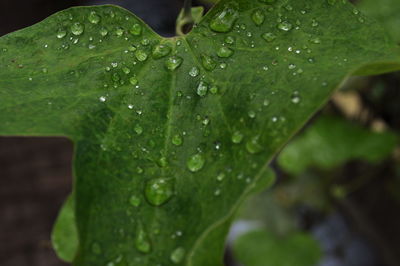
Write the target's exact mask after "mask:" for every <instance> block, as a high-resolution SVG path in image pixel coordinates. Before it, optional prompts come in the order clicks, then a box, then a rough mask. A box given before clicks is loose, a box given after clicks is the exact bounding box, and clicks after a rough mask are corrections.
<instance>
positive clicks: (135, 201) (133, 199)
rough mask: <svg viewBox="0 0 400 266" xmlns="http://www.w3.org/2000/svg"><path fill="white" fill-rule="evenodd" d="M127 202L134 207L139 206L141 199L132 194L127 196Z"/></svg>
mask: <svg viewBox="0 0 400 266" xmlns="http://www.w3.org/2000/svg"><path fill="white" fill-rule="evenodd" d="M129 203H130V204H131V205H132V206H134V207H139V206H140V203H141V200H140V198H139V197H138V196H136V195H133V196H132V197H130V198H129Z"/></svg>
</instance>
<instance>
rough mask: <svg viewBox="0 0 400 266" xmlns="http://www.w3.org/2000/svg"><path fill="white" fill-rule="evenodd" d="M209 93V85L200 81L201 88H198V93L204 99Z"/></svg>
mask: <svg viewBox="0 0 400 266" xmlns="http://www.w3.org/2000/svg"><path fill="white" fill-rule="evenodd" d="M207 92H208V84H207V83H206V82H204V81H200V83H199V86H197V89H196V93H197V95H199V96H200V97H204V96H206V95H207Z"/></svg>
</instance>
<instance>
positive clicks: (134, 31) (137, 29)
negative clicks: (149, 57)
mask: <svg viewBox="0 0 400 266" xmlns="http://www.w3.org/2000/svg"><path fill="white" fill-rule="evenodd" d="M129 32H130V33H131V34H132V35H134V36H140V35H141V34H142V26H141V25H140V24H138V23H135V24H133V26H132V27H131V29H130V30H129Z"/></svg>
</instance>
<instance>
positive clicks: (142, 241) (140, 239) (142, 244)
mask: <svg viewBox="0 0 400 266" xmlns="http://www.w3.org/2000/svg"><path fill="white" fill-rule="evenodd" d="M135 245H136V248H137V250H139V251H140V252H142V253H149V252H150V250H151V243H150V239H149V237H148V235H147V233H146V231H145V230H144V228H143V225H142V224H140V223H139V225H138V227H137V230H136V239H135Z"/></svg>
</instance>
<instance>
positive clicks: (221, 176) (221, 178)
mask: <svg viewBox="0 0 400 266" xmlns="http://www.w3.org/2000/svg"><path fill="white" fill-rule="evenodd" d="M224 179H225V174H224V173H220V174H219V175H218V176H217V181H219V182H222V181H223V180H224Z"/></svg>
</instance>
